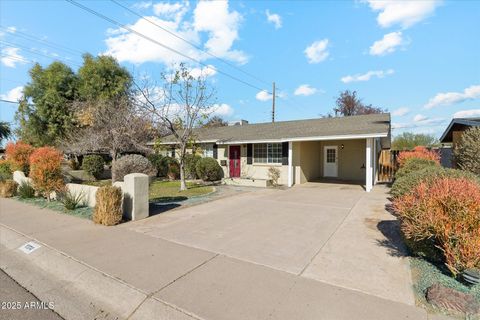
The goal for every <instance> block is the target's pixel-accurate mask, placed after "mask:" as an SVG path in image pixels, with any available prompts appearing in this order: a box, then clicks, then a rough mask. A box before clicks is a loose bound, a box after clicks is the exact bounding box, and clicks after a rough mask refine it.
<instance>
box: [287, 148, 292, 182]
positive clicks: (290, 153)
mask: <svg viewBox="0 0 480 320" xmlns="http://www.w3.org/2000/svg"><path fill="white" fill-rule="evenodd" d="M292 144H293V143H292V141H288V187H289V188H290V187H291V186H293V164H292V160H293V150H292Z"/></svg>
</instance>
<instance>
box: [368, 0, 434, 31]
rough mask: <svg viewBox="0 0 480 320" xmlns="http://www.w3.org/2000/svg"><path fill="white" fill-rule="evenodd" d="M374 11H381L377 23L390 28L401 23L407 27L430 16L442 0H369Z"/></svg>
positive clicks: (403, 26)
mask: <svg viewBox="0 0 480 320" xmlns="http://www.w3.org/2000/svg"><path fill="white" fill-rule="evenodd" d="M368 3H369V5H370V8H371V9H372V10H373V11H379V14H378V16H377V23H378V24H379V25H380V26H381V27H383V28H388V27H391V26H393V25H397V24H398V25H400V26H401V27H402V28H404V29H406V28H409V27H411V26H413V25H414V24H416V23H418V22H420V21H422V20H424V19H425V18H427V17H428V16H430V15H431V14H432V13H433V12H434V11H435V9H436V7H438V6H439V5H440V3H441V1H440V0H402V1H399V0H368Z"/></svg>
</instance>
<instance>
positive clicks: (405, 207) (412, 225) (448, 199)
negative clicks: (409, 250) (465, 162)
mask: <svg viewBox="0 0 480 320" xmlns="http://www.w3.org/2000/svg"><path fill="white" fill-rule="evenodd" d="M394 208H395V210H396V212H397V213H398V215H399V218H400V221H401V228H402V232H403V234H404V236H405V238H407V239H409V240H413V241H423V240H426V239H431V240H434V241H432V243H436V244H437V245H438V246H439V248H440V249H441V250H442V252H443V255H444V258H445V262H446V264H447V266H448V268H449V269H450V271H451V272H452V273H453V274H454V275H456V274H457V273H458V272H461V271H462V270H465V269H468V268H477V269H479V268H480V185H479V184H478V183H476V182H474V181H471V180H468V179H463V178H441V179H437V180H436V181H434V182H433V183H430V184H427V183H420V184H419V185H418V186H417V187H416V188H415V189H414V191H413V192H410V193H408V194H405V195H403V196H401V197H399V198H397V199H395V200H394Z"/></svg>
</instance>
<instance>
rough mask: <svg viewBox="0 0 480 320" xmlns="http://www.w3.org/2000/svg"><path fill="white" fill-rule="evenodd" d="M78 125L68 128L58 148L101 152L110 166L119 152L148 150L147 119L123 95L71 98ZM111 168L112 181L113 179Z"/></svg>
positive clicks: (150, 130)
mask: <svg viewBox="0 0 480 320" xmlns="http://www.w3.org/2000/svg"><path fill="white" fill-rule="evenodd" d="M74 108H75V109H76V110H79V111H78V112H77V118H78V121H79V123H80V125H81V127H80V128H77V129H75V130H72V131H71V132H70V133H69V134H68V137H67V139H65V140H64V141H63V143H62V149H63V150H64V151H66V152H69V153H73V154H76V155H78V154H85V153H95V152H105V153H108V154H109V155H110V156H111V157H112V167H113V166H115V161H116V160H117V159H118V158H119V156H120V154H121V153H125V152H145V153H146V152H150V149H149V148H147V147H146V142H148V141H150V140H151V139H152V138H153V137H154V133H155V130H154V129H153V127H152V125H151V123H150V122H149V121H147V120H146V119H145V118H144V117H142V115H141V114H139V113H137V112H136V111H135V108H134V104H133V103H132V101H130V99H129V98H128V97H126V96H122V97H119V98H115V99H112V100H109V101H106V100H101V101H96V102H75V107H74ZM114 172H115V170H112V181H113V182H115V181H116V177H115V174H114Z"/></svg>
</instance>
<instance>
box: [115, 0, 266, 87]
mask: <svg viewBox="0 0 480 320" xmlns="http://www.w3.org/2000/svg"><path fill="white" fill-rule="evenodd" d="M110 1H111V2H113V3H114V4H116V5H117V6H119V7H122V8H123V9H125V10H127V11H128V12H130V13H131V14H133V15H135V16H137V17H139V18H140V19H143V20H145V21H147V22H149V23H150V24H152V25H154V26H156V27H157V28H160V29H161V30H163V31H165V32H167V33H168V34H170V35H172V36H174V37H175V38H177V39H180V40H182V41H184V42H186V43H188V44H189V45H191V46H192V47H194V48H196V49H198V50H200V51H202V52H204V53H206V54H207V55H209V56H210V57H212V58H215V59H218V60H220V61H222V62H223V63H224V64H226V65H228V66H229V67H231V68H234V69H236V70H238V71H240V72H242V73H243V74H245V75H247V76H249V77H251V78H253V79H255V80H258V81H260V82H262V83H263V84H265V85H270V83H268V82H267V81H265V80H263V79H260V78H259V77H257V76H255V75H254V74H252V73H250V72H247V71H245V70H243V69H241V68H239V67H237V66H236V65H234V64H233V63H230V62H228V61H227V60H225V59H223V58H221V57H219V56H217V55H214V54H213V53H211V52H208V51H206V50H204V49H203V48H202V47H200V46H198V45H197V44H195V43H193V42H191V41H189V40H187V39H185V38H183V37H181V36H179V35H178V34H176V33H175V32H172V31H170V30H169V29H167V28H165V27H162V26H161V25H159V24H158V23H156V22H154V21H152V20H150V19H148V18H146V17H144V16H142V15H141V14H139V13H138V12H136V11H134V10H132V9H130V8H129V7H127V6H125V5H123V4H121V3H120V2H119V1H117V0H110Z"/></svg>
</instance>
